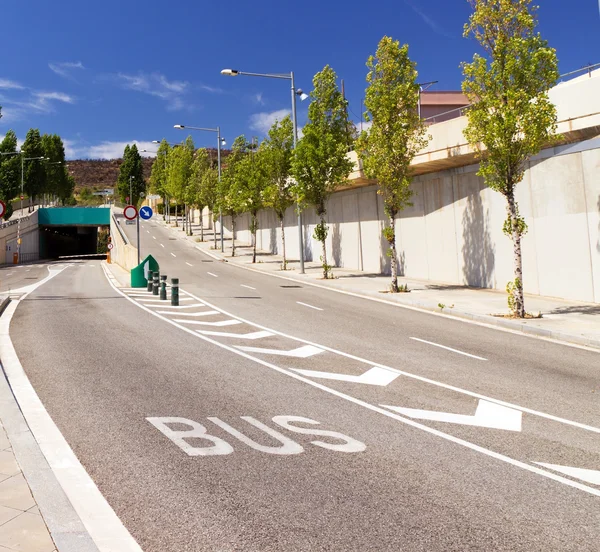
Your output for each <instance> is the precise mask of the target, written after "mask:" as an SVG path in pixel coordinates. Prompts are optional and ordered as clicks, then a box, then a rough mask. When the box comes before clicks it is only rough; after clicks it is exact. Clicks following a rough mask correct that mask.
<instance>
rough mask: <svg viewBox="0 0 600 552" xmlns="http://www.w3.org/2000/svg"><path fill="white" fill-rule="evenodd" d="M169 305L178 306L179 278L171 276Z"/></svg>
mask: <svg viewBox="0 0 600 552" xmlns="http://www.w3.org/2000/svg"><path fill="white" fill-rule="evenodd" d="M171 306H172V307H178V306H179V278H171Z"/></svg>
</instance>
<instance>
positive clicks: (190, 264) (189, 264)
mask: <svg viewBox="0 0 600 552" xmlns="http://www.w3.org/2000/svg"><path fill="white" fill-rule="evenodd" d="M185 264H186V265H188V266H194V265H193V264H192V263H188V262H187V261H186V262H185Z"/></svg>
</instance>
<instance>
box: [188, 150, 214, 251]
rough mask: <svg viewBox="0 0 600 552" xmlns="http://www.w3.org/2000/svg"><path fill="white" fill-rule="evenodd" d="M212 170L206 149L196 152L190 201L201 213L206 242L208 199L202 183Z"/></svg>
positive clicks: (201, 233)
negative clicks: (205, 221) (204, 212)
mask: <svg viewBox="0 0 600 552" xmlns="http://www.w3.org/2000/svg"><path fill="white" fill-rule="evenodd" d="M209 170H210V159H209V157H208V151H207V150H206V148H200V149H199V150H197V151H196V155H195V156H194V161H193V162H192V174H191V176H190V186H189V198H190V199H189V201H190V204H191V205H192V206H193V207H195V208H197V209H198V210H199V212H200V241H204V217H203V210H204V208H205V207H206V205H207V203H206V197H205V196H204V194H203V189H202V182H203V181H204V177H205V175H206V172H207V171H209Z"/></svg>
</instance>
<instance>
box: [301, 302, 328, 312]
mask: <svg viewBox="0 0 600 552" xmlns="http://www.w3.org/2000/svg"><path fill="white" fill-rule="evenodd" d="M296 303H298V304H299V305H302V306H303V307H308V308H309V309H315V310H318V311H322V310H323V309H321V308H319V307H313V305H309V304H308V303H303V302H302V301H296Z"/></svg>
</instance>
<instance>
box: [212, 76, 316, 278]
mask: <svg viewBox="0 0 600 552" xmlns="http://www.w3.org/2000/svg"><path fill="white" fill-rule="evenodd" d="M221 74H222V75H227V76H230V77H237V76H238V75H244V76H247V77H264V78H267V79H283V80H289V81H291V85H292V125H293V128H294V132H293V134H294V149H296V146H297V145H298V118H297V115H296V96H300V100H306V99H307V98H308V95H307V94H305V93H304V92H302V89H300V88H298V89H296V83H295V81H294V72H293V71H291V72H290V73H247V72H245V71H238V70H237V69H223V70H222V71H221ZM297 210H298V246H299V252H300V274H304V240H303V238H302V213H301V212H300V203H299V201H297Z"/></svg>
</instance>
